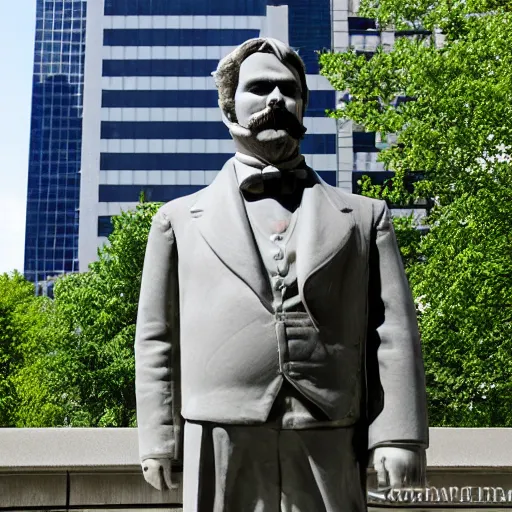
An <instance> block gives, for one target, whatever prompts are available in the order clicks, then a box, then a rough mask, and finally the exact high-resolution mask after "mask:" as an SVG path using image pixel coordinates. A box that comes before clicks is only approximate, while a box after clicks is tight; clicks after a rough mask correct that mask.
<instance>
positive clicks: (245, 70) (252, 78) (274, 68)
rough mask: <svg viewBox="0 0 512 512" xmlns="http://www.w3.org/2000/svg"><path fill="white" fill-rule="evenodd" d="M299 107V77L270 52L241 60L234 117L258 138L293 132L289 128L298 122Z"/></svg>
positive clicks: (266, 138) (269, 137)
mask: <svg viewBox="0 0 512 512" xmlns="http://www.w3.org/2000/svg"><path fill="white" fill-rule="evenodd" d="M302 107H303V101H302V89H301V84H300V78H299V74H298V72H297V71H296V70H295V69H294V68H292V67H288V66H287V65H286V64H284V63H282V62H281V61H280V60H279V59H278V58H277V57H276V56H275V55H273V54H271V53H254V54H252V55H250V56H249V57H247V59H245V60H244V61H243V62H242V65H241V66H240V74H239V80H238V87H237V90H236V93H235V112H236V117H237V121H238V124H240V125H241V126H243V127H245V128H249V129H250V130H251V131H252V132H253V133H254V134H255V136H256V138H257V139H258V140H260V141H269V140H276V139H280V138H284V137H288V136H289V135H293V134H294V130H293V129H294V128H297V126H301V123H302ZM295 138H297V139H298V138H300V136H297V137H295Z"/></svg>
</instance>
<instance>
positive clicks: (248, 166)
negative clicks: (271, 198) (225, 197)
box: [235, 152, 308, 194]
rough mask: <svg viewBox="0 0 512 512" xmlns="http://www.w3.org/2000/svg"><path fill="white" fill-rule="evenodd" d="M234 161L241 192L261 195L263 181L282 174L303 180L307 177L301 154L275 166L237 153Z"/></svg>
mask: <svg viewBox="0 0 512 512" xmlns="http://www.w3.org/2000/svg"><path fill="white" fill-rule="evenodd" d="M235 159H236V164H237V165H235V170H236V176H237V180H238V185H239V187H240V190H242V191H248V192H252V193H256V194H258V193H262V192H263V190H264V185H263V183H264V180H268V179H272V178H280V177H281V176H282V174H283V172H284V173H287V174H288V173H291V174H293V175H294V176H295V178H298V179H305V178H306V177H307V176H308V166H307V165H306V162H305V160H304V156H303V155H301V154H299V155H297V156H296V157H294V158H292V159H290V160H287V161H286V162H281V163H278V164H276V165H272V164H268V163H266V162H262V161H261V160H259V159H258V158H256V157H254V156H250V155H245V154H244V153H239V152H237V153H236V154H235Z"/></svg>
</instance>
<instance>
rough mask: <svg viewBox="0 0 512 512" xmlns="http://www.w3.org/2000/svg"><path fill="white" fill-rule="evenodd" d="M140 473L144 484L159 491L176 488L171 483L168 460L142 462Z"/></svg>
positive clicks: (169, 462)
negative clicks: (144, 481)
mask: <svg viewBox="0 0 512 512" xmlns="http://www.w3.org/2000/svg"><path fill="white" fill-rule="evenodd" d="M142 473H143V475H144V478H145V480H146V482H147V483H148V484H151V485H152V486H153V487H154V488H155V489H158V490H159V491H162V490H165V489H176V487H177V486H176V485H175V484H173V483H172V478H171V460H170V459H146V460H144V461H143V462H142Z"/></svg>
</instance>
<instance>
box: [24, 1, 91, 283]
mask: <svg viewBox="0 0 512 512" xmlns="http://www.w3.org/2000/svg"><path fill="white" fill-rule="evenodd" d="M36 12H37V14H36V38H35V51H34V74H33V92H32V115H31V127H30V153H29V155H30V156H29V171H28V193H27V218H26V233H25V264H24V268H25V276H26V277H27V278H28V279H29V280H31V281H33V282H41V281H45V280H46V279H47V278H49V277H52V276H55V275H60V274H62V273H65V272H73V271H78V209H79V197H80V195H79V194H80V192H79V190H80V175H79V169H80V156H81V141H82V131H81V128H82V98H83V95H82V92H83V78H84V55H85V21H86V20H85V17H86V2H85V1H83V0H60V1H58V0H38V1H37V11H36Z"/></svg>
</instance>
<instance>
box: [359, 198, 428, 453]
mask: <svg viewBox="0 0 512 512" xmlns="http://www.w3.org/2000/svg"><path fill="white" fill-rule="evenodd" d="M374 212H375V213H374V219H375V220H374V223H373V229H372V234H371V237H370V256H369V266H370V275H369V298H368V323H369V324H368V338H367V375H368V377H367V386H368V395H369V398H370V397H372V396H373V397H376V396H378V397H379V398H378V399H377V400H376V402H378V405H377V407H376V409H375V410H374V414H373V417H372V414H371V413H370V414H369V421H370V422H371V423H370V427H369V442H368V446H369V449H372V448H375V447H376V446H377V445H393V444H401V443H411V444H416V445H420V446H424V447H426V446H428V421H427V405H426V389H425V373H424V368H423V358H422V354H421V345H420V338H419V333H418V325H417V321H416V310H415V307H414V302H413V299H412V295H411V292H410V289H409V284H408V282H407V278H406V275H405V272H404V269H403V265H402V260H401V257H400V251H399V249H398V245H397V242H396V237H395V232H394V229H393V224H392V222H391V215H390V212H389V210H388V208H387V206H386V204H385V202H384V201H378V202H375V203H374ZM382 398H383V401H382ZM379 402H380V403H379ZM374 403H375V399H374ZM370 406H371V403H370ZM379 411H380V413H379Z"/></svg>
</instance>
